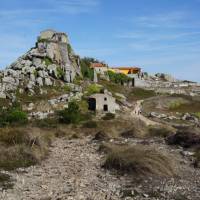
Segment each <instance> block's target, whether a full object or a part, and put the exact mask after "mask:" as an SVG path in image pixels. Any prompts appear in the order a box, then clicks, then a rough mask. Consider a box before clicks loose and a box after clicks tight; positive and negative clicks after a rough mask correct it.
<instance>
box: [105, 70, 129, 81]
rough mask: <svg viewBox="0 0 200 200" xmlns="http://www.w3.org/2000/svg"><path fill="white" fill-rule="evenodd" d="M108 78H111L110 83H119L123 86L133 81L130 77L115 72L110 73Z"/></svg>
mask: <svg viewBox="0 0 200 200" xmlns="http://www.w3.org/2000/svg"><path fill="white" fill-rule="evenodd" d="M108 76H109V78H110V81H112V82H114V83H117V84H123V83H126V82H128V81H129V80H131V78H129V77H128V76H126V75H125V74H122V73H115V72H113V71H110V70H109V71H108Z"/></svg>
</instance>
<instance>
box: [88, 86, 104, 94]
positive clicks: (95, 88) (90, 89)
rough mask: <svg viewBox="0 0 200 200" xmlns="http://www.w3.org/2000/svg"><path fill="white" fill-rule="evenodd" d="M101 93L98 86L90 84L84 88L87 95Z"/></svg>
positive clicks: (100, 88)
mask: <svg viewBox="0 0 200 200" xmlns="http://www.w3.org/2000/svg"><path fill="white" fill-rule="evenodd" d="M101 91H102V86H101V85H98V84H91V85H89V86H88V87H87V88H86V92H87V95H88V96H90V95H92V94H96V93H100V92H101Z"/></svg>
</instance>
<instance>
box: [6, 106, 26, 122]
mask: <svg viewBox="0 0 200 200" xmlns="http://www.w3.org/2000/svg"><path fill="white" fill-rule="evenodd" d="M7 121H8V122H9V123H10V124H12V123H17V124H25V123H26V122H27V121H28V117H27V114H26V113H25V112H23V111H21V110H18V109H16V110H12V111H11V112H10V113H8V116H7Z"/></svg>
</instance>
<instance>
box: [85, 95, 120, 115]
mask: <svg viewBox="0 0 200 200" xmlns="http://www.w3.org/2000/svg"><path fill="white" fill-rule="evenodd" d="M88 108H89V110H91V111H98V112H110V113H115V112H116V111H117V110H119V105H118V104H117V103H116V99H115V98H114V97H113V96H112V95H111V94H110V93H108V92H105V93H98V94H93V95H91V96H90V97H89V99H88Z"/></svg>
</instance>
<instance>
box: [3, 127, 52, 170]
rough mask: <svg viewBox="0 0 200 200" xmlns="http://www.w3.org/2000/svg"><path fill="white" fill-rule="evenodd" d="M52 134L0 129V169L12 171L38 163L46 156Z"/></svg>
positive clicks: (20, 129) (30, 129)
mask: <svg viewBox="0 0 200 200" xmlns="http://www.w3.org/2000/svg"><path fill="white" fill-rule="evenodd" d="M53 137H54V134H52V133H51V132H47V131H44V130H41V129H37V128H12V129H11V128H4V129H3V128H2V129H0V144H1V147H0V169H4V170H14V169H16V168H19V167H28V166H31V165H34V164H37V163H39V162H40V161H41V160H42V159H44V158H45V157H46V156H47V154H48V147H49V145H50V143H51V140H52V138H53Z"/></svg>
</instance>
